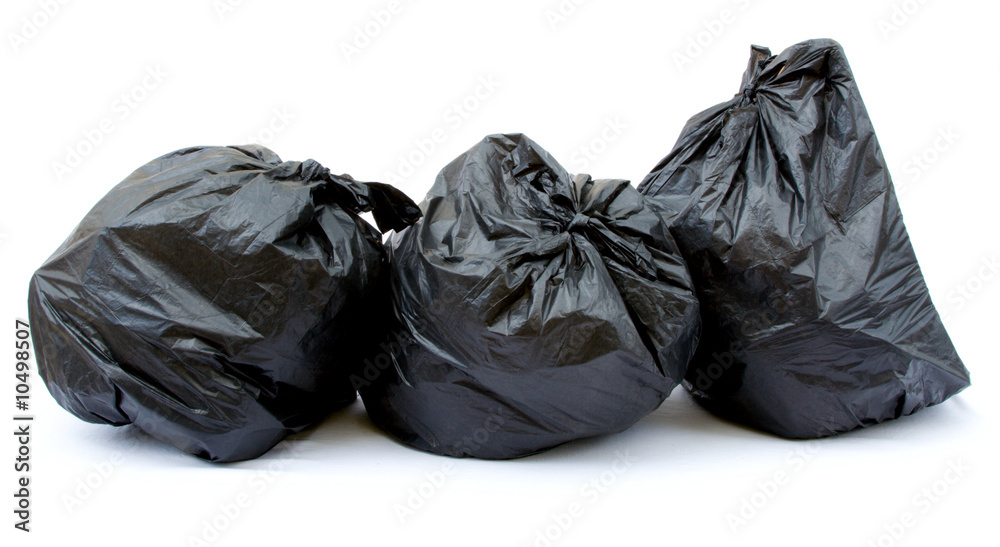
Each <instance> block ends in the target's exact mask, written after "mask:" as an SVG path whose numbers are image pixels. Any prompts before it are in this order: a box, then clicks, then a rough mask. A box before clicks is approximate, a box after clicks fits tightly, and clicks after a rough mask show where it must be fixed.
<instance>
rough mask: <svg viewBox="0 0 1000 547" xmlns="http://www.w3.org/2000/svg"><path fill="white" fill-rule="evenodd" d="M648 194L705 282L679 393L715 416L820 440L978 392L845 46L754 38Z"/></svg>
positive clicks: (645, 188)
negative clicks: (934, 290)
mask: <svg viewBox="0 0 1000 547" xmlns="http://www.w3.org/2000/svg"><path fill="white" fill-rule="evenodd" d="M639 190H640V191H641V192H643V193H644V194H646V195H647V196H650V197H655V199H656V200H658V201H659V202H660V203H661V204H662V205H664V206H665V208H666V209H668V211H669V212H668V214H669V215H671V217H672V218H671V221H670V224H671V227H670V228H671V232H672V233H673V235H674V237H675V238H676V240H677V243H678V245H679V246H680V248H681V250H682V252H683V254H684V257H685V258H687V260H688V264H689V266H690V268H691V272H692V275H693V277H694V280H695V286H696V287H697V289H698V297H699V299H700V300H701V305H702V310H701V311H702V321H703V328H704V332H703V334H702V337H701V342H700V345H699V348H698V351H697V353H696V355H695V357H694V359H693V361H692V364H691V367H690V369H689V370H688V374H687V377H686V379H685V385H686V387H687V388H688V389H689V390H690V391H691V392H692V393H693V394H694V395H695V397H696V399H697V400H698V401H699V402H700V403H701V404H702V405H704V406H705V407H706V408H708V409H709V410H711V411H712V412H714V413H716V414H718V415H720V416H723V417H725V418H728V419H730V420H733V421H736V422H741V423H744V424H748V425H751V426H753V427H757V428H760V429H764V430H766V431H770V432H772V433H776V434H778V435H781V436H785V437H791V438H812V437H822V436H827V435H832V434H836V433H839V432H843V431H847V430H850V429H854V428H858V427H865V426H868V425H871V424H875V423H878V422H882V421H884V420H889V419H892V418H897V417H900V416H903V415H906V414H910V413H912V412H915V411H917V410H919V409H921V408H923V407H926V406H929V405H933V404H936V403H940V402H941V401H944V400H945V399H947V398H948V397H950V396H951V395H953V394H955V393H957V392H958V391H960V390H961V389H963V388H965V387H966V386H968V385H969V373H968V371H967V370H966V369H965V366H964V365H963V364H962V361H961V360H960V359H959V357H958V355H957V353H956V352H955V348H954V346H953V345H952V343H951V340H950V339H949V338H948V334H947V333H946V332H945V329H944V326H943V325H942V323H941V319H940V318H939V317H938V313H937V311H936V310H935V308H934V305H933V304H932V303H931V299H930V296H929V294H928V292H927V287H926V286H925V284H924V279H923V276H922V275H921V273H920V267H919V266H918V264H917V259H916V257H915V255H914V253H913V249H912V247H911V245H910V241H909V238H908V236H907V234H906V228H905V227H904V225H903V217H902V215H901V214H900V210H899V205H898V203H897V201H896V195H895V193H894V191H893V187H892V183H891V181H890V179H889V171H888V168H887V167H886V163H885V160H884V159H883V158H882V152H881V150H880V149H879V145H878V141H877V139H876V138H875V132H874V130H873V129H872V124H871V121H870V120H869V118H868V113H867V111H866V110H865V107H864V104H863V103H862V101H861V95H860V94H859V92H858V87H857V85H856V84H855V82H854V77H853V75H852V73H851V69H850V67H849V66H848V64H847V59H846V58H845V56H844V52H843V50H842V48H841V47H840V45H839V44H837V43H836V42H834V41H832V40H813V41H808V42H803V43H800V44H798V45H795V46H793V47H791V48H789V49H788V50H786V51H785V52H783V53H782V54H781V55H778V56H772V55H771V54H770V51H769V50H767V49H766V48H761V47H754V48H753V53H752V56H751V58H750V63H749V66H748V67H747V71H746V74H745V75H744V76H743V83H742V90H741V92H740V93H739V94H737V95H736V96H735V97H734V98H733V99H732V100H730V101H729V102H726V103H723V104H720V105H718V106H715V107H713V108H710V109H708V110H706V111H704V112H702V113H700V114H698V115H696V116H694V117H693V118H691V120H690V121H689V122H688V124H687V126H686V127H685V128H684V130H683V132H682V133H681V136H680V138H679V139H678V141H677V144H676V145H675V147H674V150H673V151H672V152H670V154H669V155H668V156H667V157H666V158H664V159H663V160H662V161H661V162H660V164H659V165H657V166H656V168H655V169H654V170H653V172H652V173H650V174H649V175H648V176H647V177H646V179H645V180H644V181H643V182H642V184H641V185H640V186H639Z"/></svg>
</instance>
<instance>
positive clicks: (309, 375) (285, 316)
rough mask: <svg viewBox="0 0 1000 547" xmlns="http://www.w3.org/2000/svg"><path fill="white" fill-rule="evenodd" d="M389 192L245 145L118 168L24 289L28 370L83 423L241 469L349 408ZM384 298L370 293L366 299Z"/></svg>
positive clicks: (404, 203)
mask: <svg viewBox="0 0 1000 547" xmlns="http://www.w3.org/2000/svg"><path fill="white" fill-rule="evenodd" d="M369 210H373V212H374V215H375V219H376V222H377V223H378V224H379V227H380V228H383V229H390V228H391V229H401V228H403V227H404V226H405V225H407V224H409V223H411V222H413V221H414V220H416V219H417V218H419V215H420V211H419V209H418V208H417V206H416V205H415V204H414V203H413V202H412V201H410V200H409V199H408V198H406V197H405V195H403V194H401V193H399V192H398V191H397V190H395V189H393V188H392V187H390V186H387V185H383V184H378V183H362V182H357V181H354V180H353V179H351V178H350V177H348V176H336V175H331V174H330V172H329V170H328V169H326V168H324V167H323V166H321V165H320V164H318V163H316V162H315V161H313V160H307V161H305V162H297V161H288V162H282V161H281V159H280V158H279V157H278V156H277V155H275V154H274V153H273V152H271V151H270V150H268V149H266V148H263V147H260V146H242V147H203V148H187V149H184V150H178V151H176V152H173V153H170V154H167V155H165V156H163V157H160V158H158V159H156V160H153V161H152V162H150V163H148V164H146V165H145V166H143V167H141V168H139V169H138V170H137V171H135V172H134V173H132V174H131V175H130V176H129V177H128V178H127V179H125V180H124V181H123V182H122V183H121V184H119V185H118V186H116V187H115V188H114V189H112V190H111V192H109V193H108V194H107V195H106V196H105V197H104V198H103V199H101V201H100V202H98V204H97V205H96V206H95V207H94V208H93V209H92V210H91V211H90V213H88V214H87V216H86V217H85V218H84V219H83V221H82V222H81V223H80V225H79V226H78V227H77V228H76V230H75V231H74V232H73V233H72V234H71V235H70V237H69V239H67V240H66V241H65V243H63V244H62V246H61V247H60V248H59V249H58V250H57V251H56V252H55V254H53V255H52V257H51V258H49V259H48V261H47V262H45V264H44V265H43V266H42V267H41V268H40V269H39V270H38V271H37V272H35V275H34V276H33V278H32V280H31V285H30V288H29V299H28V310H29V314H30V315H29V316H30V320H31V325H32V327H33V329H32V334H33V337H34V342H35V347H36V348H37V350H38V353H37V361H38V368H39V373H40V375H41V377H42V379H43V380H44V381H45V384H46V385H47V386H48V389H49V391H50V392H51V393H52V395H53V397H55V399H56V401H58V403H59V404H60V405H61V406H63V407H64V408H66V409H67V410H69V411H70V412H72V413H73V414H75V415H76V416H78V417H79V418H81V419H83V420H85V421H88V422H95V423H107V424H112V425H124V424H128V423H134V424H135V425H136V426H138V427H139V428H141V429H142V430H144V431H146V432H147V433H149V434H150V435H152V436H153V437H156V438H158V439H160V440H162V441H164V442H167V443H169V444H172V445H174V446H175V447H177V448H179V449H181V450H183V451H185V452H188V453H191V454H194V455H195V456H198V457H201V458H205V459H208V460H212V461H219V462H222V461H233V460H243V459H248V458H253V457H256V456H258V455H260V454H262V453H264V452H266V451H267V450H268V449H269V448H271V447H272V446H274V445H275V444H276V443H278V441H280V440H281V439H282V438H283V437H284V436H285V435H287V434H289V433H291V432H294V431H297V430H301V429H302V428H304V427H306V426H308V425H310V424H312V423H314V422H315V421H317V420H319V419H320V418H322V417H323V416H325V415H326V414H327V413H328V412H329V411H331V410H333V409H335V408H337V407H339V406H343V405H346V404H347V403H350V402H351V401H353V400H354V399H355V397H356V393H355V389H354V388H353V386H352V385H351V382H350V379H349V376H350V371H352V370H354V369H355V368H356V364H355V361H356V360H359V359H361V358H362V357H363V356H364V355H366V354H367V353H369V352H370V350H369V349H368V348H367V347H366V344H374V343H377V342H378V340H379V339H381V337H382V335H381V334H380V333H378V328H379V327H378V326H379V325H381V324H382V323H383V322H384V317H383V316H384V315H386V314H387V311H388V310H387V309H386V306H388V302H389V299H388V286H387V285H386V284H385V283H387V282H388V278H387V274H388V268H387V258H386V254H385V250H384V249H383V247H382V242H381V235H380V234H379V232H378V231H376V230H375V229H374V228H373V227H371V226H370V225H368V223H366V222H365V221H363V220H362V219H361V218H360V217H358V213H360V212H362V211H369ZM380 293H381V294H380Z"/></svg>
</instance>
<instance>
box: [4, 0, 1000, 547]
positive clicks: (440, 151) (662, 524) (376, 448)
mask: <svg viewBox="0 0 1000 547" xmlns="http://www.w3.org/2000/svg"><path fill="white" fill-rule="evenodd" d="M0 9H2V11H3V18H2V19H0V22H2V28H0V30H3V32H4V44H3V45H2V47H0V59H2V63H3V68H4V70H3V72H4V75H5V76H4V85H3V88H2V93H3V101H2V103H3V106H4V124H3V128H4V131H2V132H0V138H2V140H3V142H2V145H0V150H2V152H3V154H4V157H3V162H2V164H0V166H2V167H0V170H2V171H0V172H2V176H3V195H4V197H3V199H2V204H0V207H2V209H3V212H2V214H0V253H2V257H3V261H2V263H3V273H2V275H3V279H2V282H3V292H2V309H3V316H4V318H5V319H4V320H5V321H7V323H8V328H7V330H6V331H5V332H2V333H0V337H6V339H7V340H8V341H9V342H7V343H11V342H13V341H14V337H15V332H14V331H15V329H14V323H15V320H16V319H18V318H20V319H26V317H27V309H26V302H25V301H26V294H27V286H28V280H29V277H30V275H31V273H32V272H33V271H34V269H35V268H37V267H38V266H39V265H41V264H42V262H43V261H44V260H45V259H46V258H47V257H48V255H49V254H50V253H51V252H52V251H54V250H55V248H56V247H57V246H58V245H59V244H60V243H61V242H62V240H63V239H64V238H65V237H66V236H67V235H68V234H69V233H70V231H71V230H72V229H73V227H74V226H75V225H76V223H77V222H78V221H79V220H80V219H81V218H82V217H83V215H84V214H85V213H86V212H87V211H88V210H89V209H90V207H91V206H92V205H93V204H94V203H95V202H96V201H97V200H98V199H99V198H100V197H101V196H102V195H103V194H104V193H106V192H107V191H108V190H109V189H110V188H111V187H112V186H113V185H115V184H116V183H118V182H119V181H120V180H121V179H123V178H124V177H125V176H127V175H128V174H129V173H130V172H131V171H132V170H133V169H135V168H136V167H138V166H140V165H142V164H144V163H145V162H147V161H149V160H150V159H152V158H155V157H157V156H159V155H161V154H163V153H166V152H168V151H171V150H174V149H178V148H182V147H188V146H193V145H226V144H245V143H248V142H257V143H260V144H264V145H266V146H268V147H270V148H272V149H273V150H275V151H276V152H277V153H278V154H280V155H281V157H282V158H283V159H298V160H304V159H306V158H313V159H316V160H317V161H319V162H321V163H323V164H324V165H326V166H327V167H329V168H330V169H331V170H332V171H333V172H335V173H341V172H346V173H350V174H351V175H353V176H354V177H356V178H358V179H361V180H380V181H385V182H391V183H393V184H395V185H397V186H398V187H400V188H401V189H403V190H404V191H405V192H406V193H407V194H409V195H410V196H411V197H412V198H414V199H415V200H417V201H419V200H420V199H422V197H423V195H424V193H425V192H426V191H427V189H429V188H430V186H431V183H432V182H433V179H434V177H435V175H436V173H437V171H438V170H439V169H440V168H441V167H443V166H444V165H445V164H446V163H448V162H449V161H450V160H451V159H452V158H454V157H455V156H457V155H458V154H460V153H461V152H463V151H464V150H466V149H468V148H469V147H471V146H472V145H473V144H475V143H476V142H477V141H478V140H479V139H481V138H482V137H483V136H485V135H487V134H490V133H499V132H523V133H526V134H527V135H529V136H530V137H531V138H532V139H534V140H535V141H536V142H538V143H539V144H540V145H541V146H543V147H545V148H546V149H548V150H549V151H550V152H551V153H552V154H553V155H554V157H556V158H557V159H558V160H559V161H560V162H562V163H563V164H564V165H565V166H566V167H567V168H568V169H569V170H570V171H571V172H589V173H591V174H592V175H594V176H595V177H622V178H629V179H631V180H632V181H634V182H636V183H638V181H640V180H641V179H642V177H643V176H644V175H645V173H646V172H648V171H649V170H650V169H651V168H652V167H653V165H654V164H655V163H656V162H657V161H658V160H659V159H660V158H661V157H662V156H664V155H666V153H667V152H669V151H670V149H671V148H672V146H673V143H674V140H675V138H676V136H677V135H678V133H679V132H680V130H681V127H682V126H683V124H684V122H685V121H686V120H687V118H689V117H690V116H692V115H694V114H695V113H697V112H700V111H701V110H703V109H705V108H707V107H709V106H712V105H714V104H716V103H719V102H722V101H724V100H727V99H728V98H729V97H731V96H732V95H733V94H734V93H736V92H737V91H738V87H739V83H740V77H741V75H742V72H743V69H744V68H745V66H746V62H747V59H748V58H749V54H750V46H751V44H759V45H764V46H768V47H770V48H771V49H772V51H773V52H775V53H777V52H780V51H781V50H782V49H784V48H786V47H787V46H790V45H792V44H794V43H796V42H799V41H802V40H805V39H809V38H834V39H836V40H838V41H840V43H841V44H842V45H843V46H844V48H845V50H846V53H847V56H848V59H849V60H850V61H851V65H852V68H853V70H854V73H855V76H856V78H857V81H858V84H859V86H860V89H861V92H862V94H863V98H864V101H865V103H866V106H867V108H868V110H869V113H870V115H871V118H872V120H873V122H874V124H875V129H876V132H877V133H878V136H879V140H880V143H881V146H882V149H883V152H884V154H885V157H886V158H887V160H888V162H889V165H890V167H891V168H892V169H893V175H894V181H895V184H896V187H897V191H898V193H899V195H900V201H901V205H902V209H903V213H904V215H905V219H906V224H907V228H908V230H909V234H910V237H911V239H912V241H913V245H914V247H915V249H916V252H917V256H918V258H919V259H920V262H921V266H922V268H923V273H924V275H925V277H926V279H927V283H928V286H929V288H930V291H931V294H932V296H933V298H934V301H935V303H936V304H937V306H938V308H939V310H940V311H941V312H942V315H943V316H944V319H945V324H946V326H947V327H948V330H949V332H950V334H951V336H952V338H953V339H954V341H955V345H956V346H957V347H958V350H959V353H960V354H961V356H962V357H963V359H964V360H965V362H966V365H967V366H968V368H969V369H970V370H971V372H972V378H973V380H972V381H973V385H972V387H971V388H969V389H968V390H966V391H964V392H963V393H961V394H960V395H958V396H956V397H955V398H953V399H952V400H949V401H947V402H946V403H944V404H942V405H940V406H938V407H935V408H931V409H928V410H925V411H922V412H920V413H918V414H917V415H915V416H912V417H908V418H904V419H901V420H898V421H896V422H893V423H886V424H882V425H879V426H876V427H872V428H869V429H866V430H862V431H856V432H852V433H849V434H845V435H841V436H839V437H836V438H831V439H826V440H822V441H815V442H791V441H786V440H782V439H778V438H775V437H772V436H769V435H765V434H762V433H757V432H754V431H751V430H748V429H745V428H741V427H738V426H735V425H732V424H729V423H725V422H722V421H720V420H718V419H716V418H715V417H713V416H711V415H709V414H707V413H706V412H704V411H703V410H701V409H700V408H698V407H697V406H695V405H694V403H693V402H692V401H691V399H690V398H689V397H688V396H687V395H686V394H685V393H684V390H683V389H678V390H676V391H675V392H674V394H673V395H672V396H671V397H670V398H669V399H668V400H667V402H666V403H665V404H664V405H663V406H662V407H661V408H660V409H659V410H658V411H656V412H655V413H653V414H652V415H650V416H649V417H647V418H646V419H644V420H642V421H641V422H639V423H638V424H637V425H636V426H634V427H633V428H631V429H630V430H628V431H626V432H624V433H622V434H619V435H615V436H611V437H606V438H598V439H591V440H585V441H581V442H574V443H571V444H569V445H565V446H562V447H559V448H556V449H553V450H551V451H549V452H546V453H544V454H541V455H537V456H533V457H529V458H526V459H522V460H517V461H507V462H489V461H474V460H455V459H448V458H443V457H438V456H433V455H429V454H424V453H421V452H417V451H414V450H412V449H409V448H406V447H404V446H402V445H400V444H398V443H396V442H394V441H393V440H391V439H390V438H389V437H388V436H386V435H385V434H382V433H381V432H380V431H378V430H377V429H376V428H375V427H374V426H373V425H372V424H371V423H370V422H369V421H368V419H367V418H366V416H365V414H364V409H363V407H362V405H361V404H360V402H359V403H356V404H355V405H354V406H353V407H350V408H349V409H347V410H344V411H342V412H339V413H337V414H334V415H333V416H331V417H330V418H329V419H327V420H326V421H325V422H324V423H322V424H320V425H319V426H317V427H315V428H312V429H310V430H307V431H305V432H303V433H301V434H298V435H295V436H293V437H291V438H290V439H288V440H286V441H284V442H282V443H281V444H280V445H278V447H276V448H275V449H274V450H272V451H271V452H270V453H268V454H266V455H265V456H263V457H261V458H259V459H257V460H254V461H248V462H243V463H238V464H231V465H212V464H209V463H205V462H202V461H199V460H197V459H195V458H193V457H190V456H187V455H184V454H182V453H180V452H178V451H176V450H174V449H172V448H169V447H167V446H165V445H162V444H159V443H157V442H155V441H153V440H152V439H150V438H149V437H147V436H146V435H144V434H142V433H140V432H137V431H136V430H135V429H134V428H130V427H124V428H117V429H116V428H112V427H109V426H99V425H92V424H86V423H83V422H81V421H79V420H78V419H76V418H75V417H73V416H71V415H70V414H69V413H67V412H65V411H63V410H62V409H61V408H59V407H58V406H57V405H56V404H55V402H54V401H53V400H52V398H51V397H50V396H49V395H48V393H47V392H46V391H45V387H44V385H43V384H42V382H41V380H40V379H39V378H38V377H37V375H35V376H33V378H32V380H31V389H32V398H31V404H32V407H31V413H32V414H33V415H34V417H35V420H34V422H33V425H32V428H33V429H32V431H33V433H32V439H31V445H30V448H31V473H30V475H31V523H30V526H31V529H32V531H31V532H30V533H24V532H21V531H19V530H16V529H14V526H13V525H14V523H15V516H14V514H13V510H14V509H15V505H16V503H17V499H16V498H15V497H13V494H14V492H15V491H16V490H17V489H18V486H17V484H16V480H17V477H18V476H19V475H20V474H19V473H15V471H14V469H13V466H14V463H15V461H14V460H15V458H16V456H17V450H18V445H17V442H18V441H17V438H16V437H15V436H12V435H9V434H8V435H6V439H5V441H4V443H3V450H2V454H0V456H2V459H3V460H4V461H3V467H4V469H5V470H6V471H5V473H4V474H3V475H2V480H3V481H4V483H3V488H2V489H0V491H2V492H4V501H3V502H2V503H3V505H2V507H4V508H5V510H4V511H3V513H4V514H5V515H6V516H5V517H4V522H3V525H4V528H5V530H4V538H5V539H4V540H3V544H4V545H7V546H20V545H67V546H74V545H151V546H159V545H165V546H178V547H180V546H187V545H220V546H221V545H241V546H244V545H463V546H464V545H476V546H492V545H498V546H529V545H530V546H537V547H553V546H558V545H713V546H715V545H790V544H795V545H802V544H806V545H831V546H838V547H844V546H851V545H857V546H859V547H861V546H864V547H867V546H869V545H875V546H879V547H891V546H895V545H900V546H923V545H943V544H948V545H966V544H975V545H980V544H983V542H989V541H992V540H991V539H990V538H992V537H995V533H994V532H993V522H992V519H993V517H994V513H995V509H996V507H997V501H996V497H995V496H996V492H997V491H998V487H1000V481H998V476H997V470H996V466H995V465H994V462H995V458H996V451H995V449H994V447H995V445H996V442H995V440H994V439H995V436H996V426H995V425H992V424H995V422H994V420H995V418H996V416H997V407H998V397H996V395H995V394H993V393H992V390H993V389H995V388H994V386H996V385H997V380H998V378H997V367H996V366H995V365H996V361H997V359H996V350H995V347H994V343H995V340H996V339H995V334H994V330H995V326H996V317H995V310H996V308H997V305H998V298H1000V288H998V286H1000V275H998V274H1000V271H998V263H997V259H998V254H1000V239H998V237H997V232H998V230H997V227H996V220H997V213H996V209H997V203H998V202H1000V186H998V181H997V175H996V173H995V169H994V162H995V161H997V159H998V154H997V151H996V146H997V144H998V140H997V137H996V131H997V129H996V128H997V126H998V123H997V122H998V119H997V118H998V117H997V109H996V108H995V106H994V103H995V95H996V90H997V89H998V86H1000V78H998V75H1000V61H998V60H997V56H996V52H995V49H996V48H995V35H996V30H995V29H996V22H997V16H998V12H1000V8H998V7H997V5H996V4H995V3H992V2H973V1H971V0H965V1H951V2H943V1H940V0H924V1H917V0H866V1H860V0H855V1H839V2H803V1H801V0H799V1H792V0H712V1H708V2H640V1H616V2H611V1H609V0H589V1H579V0H561V1H560V0H547V1H541V2H529V1H526V0H509V1H506V2H470V1H464V2H463V1H458V0H449V1H431V0H423V1H419V2H418V1H408V0H366V1H363V2H352V3H347V2H305V1H283V2H265V1H264V0H243V1H240V0H199V1H194V0H183V1H182V0H175V1H173V2H159V3H155V4H154V3H151V2H126V1H114V2H112V1H102V2H71V1H59V0H8V1H7V2H5V3H4V4H3V7H2V8H0ZM13 352H14V350H13V348H10V351H9V352H8V353H13ZM5 359H6V363H7V365H5V366H6V367H7V369H6V372H4V374H2V375H0V376H2V378H3V379H2V381H0V401H2V403H3V404H2V405H0V408H3V409H4V412H3V413H2V416H0V418H2V419H3V420H4V421H5V422H7V423H9V424H13V422H12V421H11V420H12V416H13V415H14V412H15V408H14V401H15V383H16V380H15V377H14V376H15V370H14V362H15V359H14V356H13V355H7V357H5ZM10 427H11V428H13V427H14V425H11V426H10Z"/></svg>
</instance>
